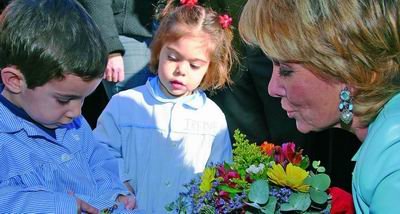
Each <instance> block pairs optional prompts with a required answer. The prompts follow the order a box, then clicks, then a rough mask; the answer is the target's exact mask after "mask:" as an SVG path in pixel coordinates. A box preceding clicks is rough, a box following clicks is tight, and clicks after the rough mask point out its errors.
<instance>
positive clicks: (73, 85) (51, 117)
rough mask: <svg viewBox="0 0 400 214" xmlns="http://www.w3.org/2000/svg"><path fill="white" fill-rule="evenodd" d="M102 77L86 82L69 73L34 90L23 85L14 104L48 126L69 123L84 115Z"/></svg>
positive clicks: (53, 126) (55, 126) (52, 126)
mask: <svg viewBox="0 0 400 214" xmlns="http://www.w3.org/2000/svg"><path fill="white" fill-rule="evenodd" d="M100 82H101V79H100V78H99V79H94V80H91V81H83V80H82V79H81V78H80V77H78V76H75V75H72V74H67V75H65V78H64V79H62V80H51V81H49V82H48V83H46V84H44V85H43V86H40V87H36V88H34V89H28V88H24V89H23V90H22V92H21V93H19V94H16V95H15V96H18V97H17V98H16V99H12V100H14V101H17V103H15V102H14V104H16V105H18V106H19V107H21V108H22V109H24V110H25V112H26V113H28V115H29V116H30V117H31V118H32V119H33V120H35V121H36V122H38V123H40V124H41V125H43V126H45V127H47V128H57V127H59V126H61V125H64V124H68V123H70V122H72V120H73V119H74V118H75V117H77V116H79V115H80V114H81V107H82V105H83V101H84V99H85V98H86V97H87V96H88V95H89V94H91V93H92V92H93V91H94V90H95V89H96V87H97V86H98V85H99V83H100Z"/></svg>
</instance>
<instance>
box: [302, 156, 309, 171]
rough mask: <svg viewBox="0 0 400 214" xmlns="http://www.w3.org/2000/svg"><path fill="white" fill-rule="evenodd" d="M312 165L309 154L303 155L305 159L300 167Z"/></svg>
mask: <svg viewBox="0 0 400 214" xmlns="http://www.w3.org/2000/svg"><path fill="white" fill-rule="evenodd" d="M309 165H310V158H309V157H308V156H307V155H304V156H303V159H302V160H301V162H300V168H302V169H307V168H308V166H309Z"/></svg>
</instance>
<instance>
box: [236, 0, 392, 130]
mask: <svg viewBox="0 0 400 214" xmlns="http://www.w3.org/2000/svg"><path fill="white" fill-rule="evenodd" d="M399 6H400V4H399V0H345V1H341V0H248V2H247V4H246V5H245V7H244V9H243V12H242V15H241V19H240V21H239V32H240V34H241V36H242V38H243V39H244V40H245V41H246V42H247V43H250V44H255V45H258V46H260V47H261V49H262V50H263V51H264V52H265V53H266V54H267V55H268V56H270V57H272V58H275V59H278V60H282V61H298V62H301V63H302V64H304V65H305V66H306V67H308V68H309V69H310V70H311V71H312V72H314V73H315V74H316V75H318V76H320V77H323V78H326V79H331V80H337V81H340V82H342V83H345V84H348V85H349V86H351V87H353V88H354V89H355V90H354V92H355V93H354V94H353V101H354V113H355V115H357V116H359V117H360V119H361V122H362V123H363V124H364V125H368V124H369V123H370V122H371V121H372V120H373V119H374V118H375V117H376V115H377V114H378V112H379V111H380V109H381V108H382V106H383V105H384V104H385V103H386V102H387V101H388V100H389V99H390V98H391V97H392V96H394V95H395V94H396V93H399V91H400V69H399V68H400V66H399V62H400V29H399V27H400V9H399Z"/></svg>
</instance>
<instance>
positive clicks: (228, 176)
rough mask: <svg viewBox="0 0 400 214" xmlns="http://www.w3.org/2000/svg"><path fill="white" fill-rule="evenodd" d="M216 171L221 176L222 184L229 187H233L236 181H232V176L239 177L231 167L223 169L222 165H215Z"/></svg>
mask: <svg viewBox="0 0 400 214" xmlns="http://www.w3.org/2000/svg"><path fill="white" fill-rule="evenodd" d="M217 171H218V177H221V178H222V179H224V180H223V183H224V184H227V185H228V186H229V187H232V188H235V187H236V183H234V182H232V179H233V178H240V175H239V173H238V172H236V171H234V170H231V169H225V167H224V166H223V165H219V166H217Z"/></svg>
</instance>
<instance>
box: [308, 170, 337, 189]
mask: <svg viewBox="0 0 400 214" xmlns="http://www.w3.org/2000/svg"><path fill="white" fill-rule="evenodd" d="M305 182H307V184H309V185H311V187H313V188H315V189H316V190H319V191H326V190H327V189H328V188H329V186H330V185H331V179H330V178H329V176H328V175H327V174H325V173H321V174H317V175H315V176H311V177H309V178H307V179H306V181H305Z"/></svg>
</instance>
